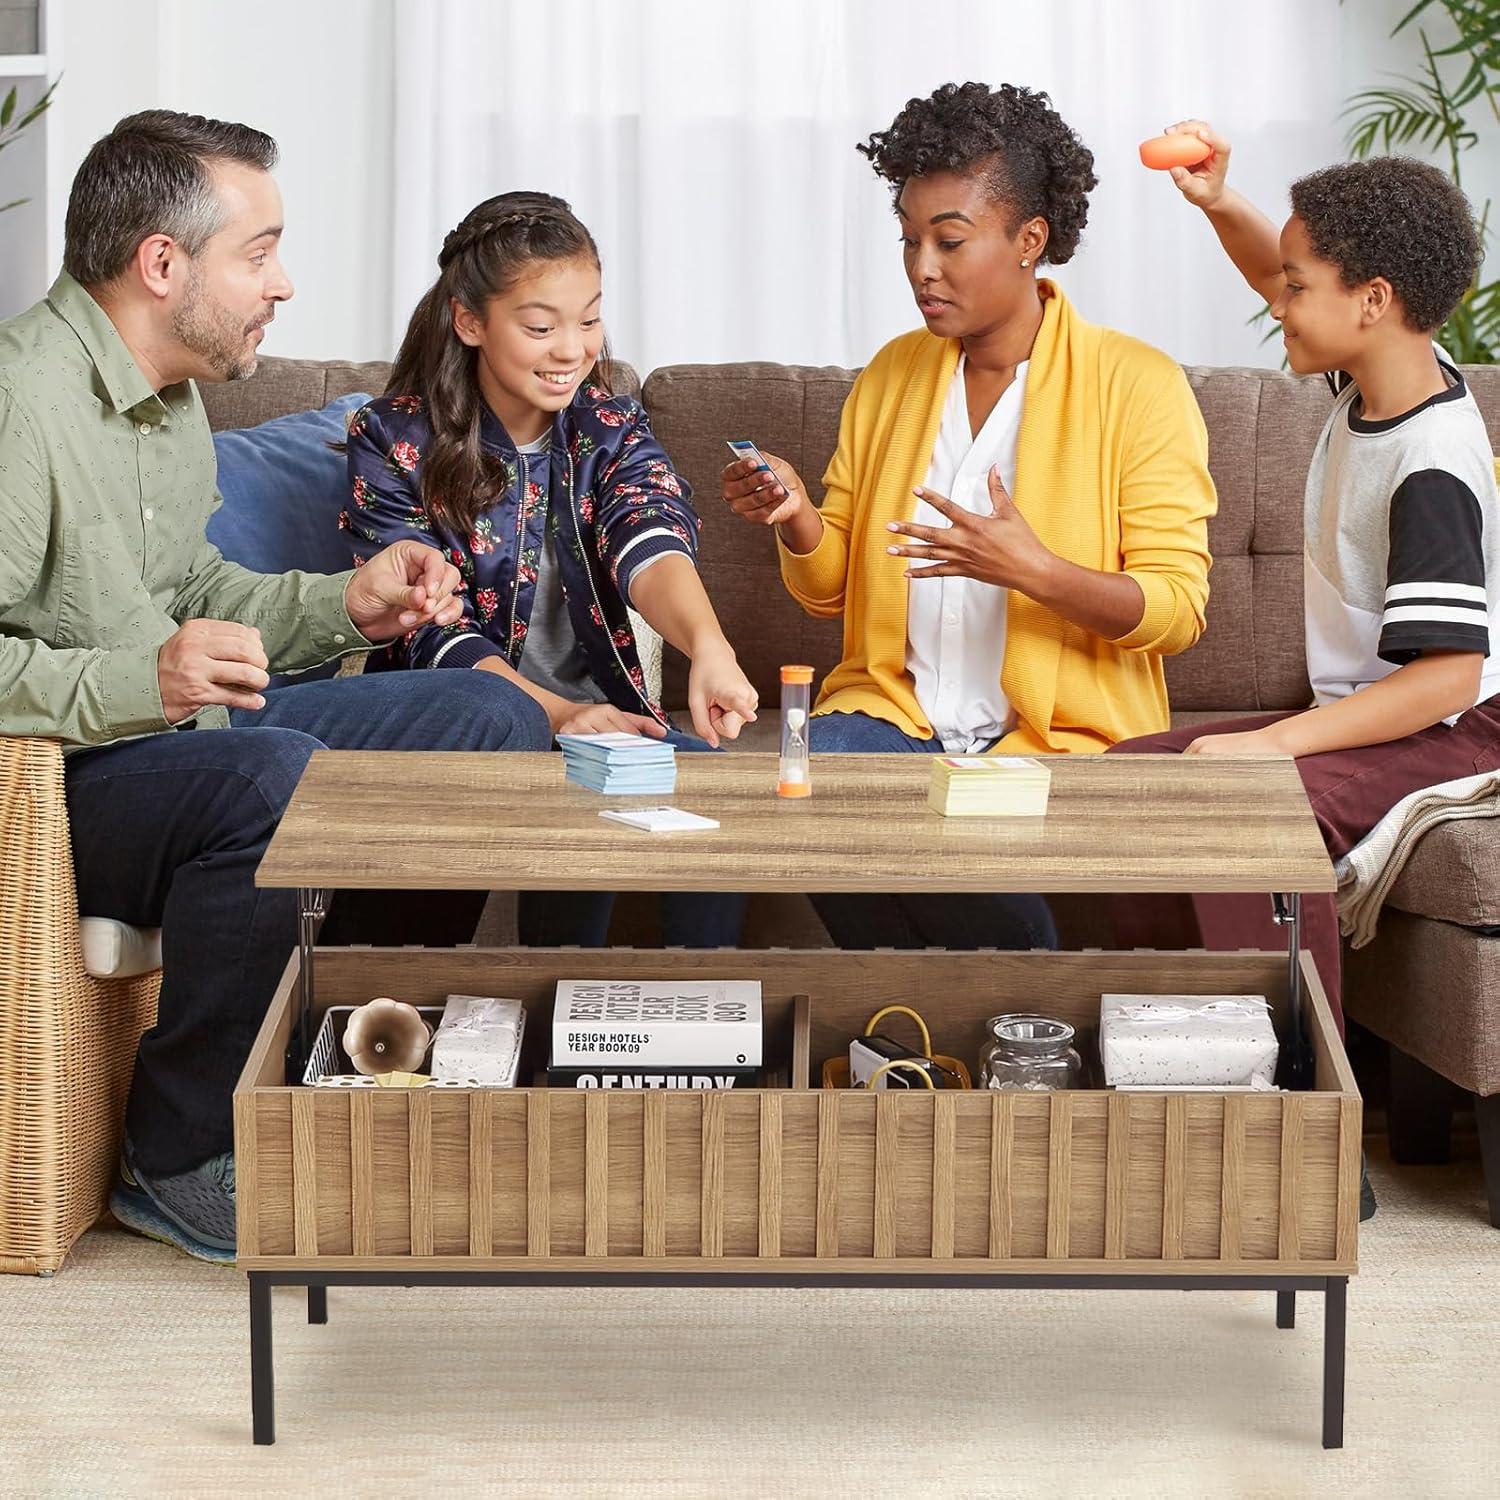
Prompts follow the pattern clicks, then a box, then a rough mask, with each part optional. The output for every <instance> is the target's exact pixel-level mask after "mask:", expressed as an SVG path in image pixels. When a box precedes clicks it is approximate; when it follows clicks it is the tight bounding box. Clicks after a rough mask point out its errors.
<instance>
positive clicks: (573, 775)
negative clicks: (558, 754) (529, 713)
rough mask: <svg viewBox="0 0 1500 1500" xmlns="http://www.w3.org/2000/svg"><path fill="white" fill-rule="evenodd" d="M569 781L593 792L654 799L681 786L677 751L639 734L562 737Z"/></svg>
mask: <svg viewBox="0 0 1500 1500" xmlns="http://www.w3.org/2000/svg"><path fill="white" fill-rule="evenodd" d="M557 743H558V744H559V745H561V746H562V753H563V766H564V768H565V770H566V771H567V775H568V780H569V781H576V782H577V783H578V785H579V786H586V787H587V788H588V789H589V790H590V791H591V792H613V793H621V794H625V793H628V794H630V795H632V796H642V797H654V796H656V795H658V794H659V793H662V792H670V791H672V789H673V788H674V787H675V786H676V785H677V752H676V750H675V749H674V748H673V747H672V746H671V745H669V744H667V743H666V741H665V740H651V739H647V738H646V737H645V736H644V735H639V734H620V733H611V734H560V735H558V737H557Z"/></svg>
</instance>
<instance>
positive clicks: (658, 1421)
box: [0, 1138, 1500, 1500]
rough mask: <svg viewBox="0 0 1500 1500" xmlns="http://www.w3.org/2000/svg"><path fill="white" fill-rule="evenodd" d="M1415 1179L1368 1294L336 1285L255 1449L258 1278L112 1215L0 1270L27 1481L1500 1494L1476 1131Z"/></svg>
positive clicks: (8, 1465) (61, 1492)
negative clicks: (1327, 1332)
mask: <svg viewBox="0 0 1500 1500" xmlns="http://www.w3.org/2000/svg"><path fill="white" fill-rule="evenodd" d="M1459 1145H1460V1150H1461V1152H1462V1154H1463V1159H1461V1160H1460V1161H1458V1162H1457V1163H1456V1164H1455V1165H1454V1166H1452V1167H1441V1168H1425V1169H1421V1170H1415V1169H1392V1168H1391V1167H1390V1165H1389V1164H1388V1163H1387V1162H1385V1161H1384V1159H1383V1158H1382V1157H1381V1156H1380V1155H1379V1154H1378V1148H1377V1147H1376V1146H1375V1144H1374V1143H1372V1146H1371V1154H1372V1161H1371V1172H1372V1176H1373V1177H1374V1180H1375V1182H1376V1186H1377V1189H1378V1191H1379V1192H1380V1195H1381V1212H1380V1215H1379V1216H1378V1217H1377V1218H1376V1219H1375V1221H1374V1222H1373V1223H1372V1224H1370V1225H1367V1226H1366V1227H1365V1230H1364V1233H1363V1235H1362V1238H1361V1246H1360V1250H1361V1261H1362V1264H1363V1267H1364V1269H1363V1271H1362V1273H1361V1275H1360V1276H1359V1277H1358V1278H1357V1279H1356V1280H1355V1281H1354V1283H1353V1284H1352V1287H1351V1291H1350V1298H1349V1405H1348V1444H1349V1446H1348V1447H1347V1448H1346V1449H1345V1450H1344V1451H1343V1452H1342V1453H1332V1454H1325V1453H1324V1452H1323V1451H1322V1449H1321V1448H1320V1447H1319V1445H1318V1415H1317V1400H1318V1390H1319V1378H1320V1350H1321V1309H1320V1307H1319V1305H1318V1303H1317V1301H1316V1300H1315V1299H1312V1298H1309V1297H1303V1298H1302V1299H1301V1303H1302V1305H1301V1306H1300V1307H1299V1310H1298V1311H1299V1318H1298V1322H1299V1326H1298V1328H1297V1329H1296V1330H1294V1331H1292V1332H1284V1333H1283V1332H1278V1331H1277V1329H1276V1326H1275V1320H1274V1315H1273V1314H1274V1308H1273V1298H1272V1297H1271V1296H1270V1295H1269V1294H1248V1293H1215V1294H1183V1293H1154V1294H1152V1293H1136V1292H1131V1293H1099V1292H1095V1293H1029V1292H985V1293H973V1292H934V1293H922V1292H876V1291H843V1292H839V1291H800V1292H777V1291H755V1292H748V1293H747V1292H735V1293H730V1294H728V1295H725V1294H719V1295H715V1294H714V1293H712V1292H705V1291H654V1292H653V1291H642V1290H619V1291H582V1292H556V1291H546V1292H536V1291H449V1292H443V1291H415V1290H407V1291H403V1290H395V1289H390V1290H372V1291H365V1292H359V1291H350V1290H340V1289H335V1290H334V1291H333V1292H332V1293H331V1294H330V1298H329V1304H330V1323H329V1325H328V1326H327V1327H323V1328H310V1327H308V1326H307V1324H306V1322H305V1304H304V1303H303V1300H302V1297H301V1294H300V1293H293V1292H280V1293H278V1294H277V1301H276V1316H277V1326H276V1336H277V1359H276V1365H277V1377H278V1413H277V1415H278V1419H279V1439H280V1440H279V1442H278V1443H277V1445H276V1447H274V1448H271V1449H256V1448H253V1447H252V1446H251V1443H250V1415H249V1372H248V1361H247V1343H246V1296H245V1282H244V1277H243V1276H242V1275H238V1274H236V1273H234V1272H231V1271H221V1270H217V1269H215V1268H212V1267H208V1266H203V1265H200V1264H198V1263H197V1262H193V1261H189V1260H186V1259H184V1258H183V1257H181V1256H179V1255H177V1254H175V1253H174V1252H172V1251H170V1250H168V1249H166V1248H165V1247H163V1246H158V1245H152V1244H148V1243H146V1242H144V1241H141V1240H137V1239H133V1238H131V1237H129V1236H127V1235H124V1234H122V1233H119V1232H117V1231H115V1232H110V1231H95V1232H94V1233H92V1234H89V1235H87V1236H86V1237H85V1238H84V1239H83V1240H82V1241H81V1242H80V1244H79V1246H78V1248H77V1251H76V1252H75V1256H74V1258H73V1260H72V1261H71V1262H70V1264H69V1265H68V1266H67V1267H66V1268H65V1269H64V1271H63V1272H61V1273H60V1274H59V1275H58V1276H57V1277H56V1278H55V1279H54V1280H52V1281H50V1282H43V1281H36V1280H32V1279H29V1278H23V1277H0V1494H3V1495H4V1496H7V1497H9V1496H11V1495H16V1496H27V1497H32V1496H37V1497H40V1496H58V1497H64V1496H66V1497H69V1500H72V1497H77V1496H117V1495H147V1494H150V1495H155V1496H177V1495H182V1496H189V1495H191V1496H208V1495H212V1496H225V1495H236V1496H237V1495H273V1494H274V1495H278V1496H279V1495H313V1494H321V1495H341V1494H342V1495H351V1496H353V1495H403V1496H405V1495H426V1494H437V1493H441V1492H446V1493H447V1494H450V1495H452V1494H461V1495H488V1494H494V1495H526V1496H532V1495H536V1496H582V1495H627V1496H641V1497H644V1496H650V1497H652V1500H657V1497H688V1496H692V1497H697V1496H714V1497H717V1496H728V1495H734V1496H739V1495H745V1496H752V1495H753V1496H775V1497H781V1496H816V1497H819V1500H832V1497H835V1496H844V1495H885V1494H892V1495H894V1494H902V1495H928V1494H931V1495H948V1496H965V1497H966V1496H1009V1495H1015V1496H1111V1497H1112V1496H1125V1495H1151V1496H1177V1495H1181V1496H1192V1497H1199V1500H1201V1497H1210V1496H1254V1497H1257V1500H1268V1497H1273V1496H1303V1495H1307V1496H1319V1497H1328V1496H1335V1495H1336V1496H1339V1497H1345V1496H1397V1497H1403V1500H1406V1497H1418V1496H1420V1497H1422V1500H1436V1497H1447V1496H1454V1497H1458V1496H1464V1497H1472V1496H1477V1495H1486V1494H1494V1493H1495V1492H1496V1489H1495V1487H1496V1483H1497V1480H1496V1475H1497V1473H1500V1400H1497V1397H1496V1394H1495V1392H1496V1389H1497V1386H1496V1378H1497V1377H1496V1359H1497V1350H1500V1230H1495V1229H1491V1228H1490V1227H1489V1226H1488V1223H1487V1222H1486V1220H1485V1218H1484V1215H1483V1212H1482V1208H1481V1196H1482V1188H1481V1183H1480V1177H1479V1167H1478V1162H1477V1159H1476V1156H1475V1148H1474V1143H1473V1140H1472V1138H1469V1139H1468V1140H1467V1141H1465V1140H1464V1139H1462V1138H1461V1139H1460V1142H1459Z"/></svg>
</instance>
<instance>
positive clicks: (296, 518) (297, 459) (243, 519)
mask: <svg viewBox="0 0 1500 1500" xmlns="http://www.w3.org/2000/svg"><path fill="white" fill-rule="evenodd" d="M369 399H370V398H369V396H367V395H365V394H363V393H354V394H351V395H347V396H340V397H338V398H337V399H336V400H333V401H330V402H329V403H328V405H327V406H324V407H322V408H320V409H319V410H317V411H302V412H294V413H292V414H290V415H288V416H284V417H274V418H272V419H271V420H270V421H268V422H262V423H261V424H260V426H259V427H251V428H247V429H234V430H232V431H228V432H219V433H215V435H214V451H215V453H216V455H217V457H218V461H219V493H220V494H221V495H223V497H224V503H223V505H221V506H220V507H219V508H218V510H216V511H215V512H214V513H213V515H212V516H210V517H209V522H208V539H209V541H211V542H212V543H213V544H214V545H215V546H216V547H217V548H218V549H219V551H220V552H222V553H223V554H224V556H225V557H227V558H228V559H229V560H230V561H231V562H237V563H240V564H242V565H243V566H244V567H247V568H254V569H255V571H256V572H257V573H284V572H286V571H287V570H288V569H291V568H304V569H306V570H308V571H309V572H313V573H342V572H344V570H345V569H346V568H349V567H351V566H352V565H353V557H352V555H351V552H350V548H349V539H348V538H347V537H346V536H345V535H344V534H343V532H341V531H340V530H339V525H338V519H339V512H340V511H341V510H343V508H344V500H345V496H346V493H347V490H348V480H347V478H346V477H345V465H344V455H343V454H342V453H338V452H335V451H334V449H333V448H332V447H330V446H329V445H330V444H331V443H338V442H342V441H343V438H344V433H345V424H346V423H347V421H348V418H349V415H350V414H351V413H352V412H355V411H357V410H358V409H359V408H360V407H361V406H363V405H364V403H365V402H366V401H368V400H369Z"/></svg>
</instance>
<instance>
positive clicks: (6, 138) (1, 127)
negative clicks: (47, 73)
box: [0, 75, 62, 214]
mask: <svg viewBox="0 0 1500 1500" xmlns="http://www.w3.org/2000/svg"><path fill="white" fill-rule="evenodd" d="M61 82H62V77H61V75H59V76H58V77H57V78H54V79H53V80H52V82H51V83H50V84H48V85H47V88H46V90H45V92H44V93H43V94H42V97H41V98H40V99H38V100H37V101H36V103H35V104H33V105H32V106H31V108H30V109H28V110H26V112H25V113H24V114H22V116H21V118H20V119H19V120H18V119H17V118H16V106H17V96H16V88H17V85H15V84H12V85H11V87H10V92H9V93H8V94H7V95H6V96H5V102H4V103H3V104H0V151H3V150H5V148H6V147H7V146H12V145H14V144H15V143H16V141H18V140H19V139H20V138H21V136H22V135H23V134H24V133H25V131H26V129H27V127H28V126H30V125H31V124H32V122H33V121H35V120H37V119H39V118H40V117H41V116H42V115H44V114H45V113H46V112H47V107H48V105H50V104H51V103H52V96H53V94H54V93H56V92H57V85H58V84H59V83H61ZM30 201H31V200H30V199H29V198H12V199H11V201H10V202H9V203H0V214H3V213H4V212H5V211H6V209H8V208H19V207H20V206H21V205H22V204H23V203H29V202H30Z"/></svg>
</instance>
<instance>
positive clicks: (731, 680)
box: [339, 193, 756, 946]
mask: <svg viewBox="0 0 1500 1500" xmlns="http://www.w3.org/2000/svg"><path fill="white" fill-rule="evenodd" d="M438 268H439V275H438V279H437V281H436V282H435V283H434V284H433V286H432V287H431V289H430V290H429V291H428V292H427V294H426V296H424V297H423V298H422V300H421V302H419V303H418V304H417V308H416V311H415V312H414V313H413V314H412V318H411V323H410V325H409V327H408V328H407V332H406V338H405V340H404V341H403V342H402V345H401V349H400V352H399V353H398V355H397V357H396V362H395V364H394V366H393V367H392V370H391V376H390V381H389V383H388V385H387V387H386V394H385V395H383V396H381V397H380V398H378V399H377V400H375V401H372V402H371V403H370V404H369V405H368V406H365V407H364V408H363V409H362V410H360V411H359V412H358V413H357V414H356V415H355V418H354V420H353V422H352V424H351V426H350V429H349V439H348V466H349V485H350V504H349V506H348V508H347V509H346V510H345V512H344V514H343V515H342V516H341V517H340V521H339V524H340V526H342V527H343V528H344V529H346V530H347V531H348V532H349V534H350V537H351V539H352V541H353V544H354V552H355V562H356V564H357V563H359V562H361V561H363V560H364V559H365V558H366V557H370V556H373V555H374V553H376V552H378V551H379V550H380V549H381V548H382V547H384V546H386V545H388V544H389V543H390V542H392V541H394V540H396V539H397V538H401V537H407V538H410V537H416V538H418V539H420V540H423V541H426V542H429V543H430V544H431V545H432V546H434V547H436V548H438V549H439V550H440V551H442V552H444V553H445V554H446V555H447V556H448V557H449V558H450V559H451V561H452V562H453V564H454V565H455V566H456V567H457V568H458V570H459V572H460V574H461V575H462V579H463V591H462V596H461V597H462V603H463V613H462V615H461V616H460V618H459V619H458V620H456V621H455V622H454V623H452V624H450V625H444V626H425V627H423V628H421V629H419V630H416V631H414V632H413V633H412V634H411V635H409V636H406V637H405V638H404V639H402V640H399V641H397V642H396V643H395V644H394V645H392V646H389V647H387V648H385V650H384V651H381V652H376V653H373V654H372V657H371V659H370V662H369V663H368V668H367V669H368V670H375V671H379V670H388V669H390V668H399V667H408V668H449V669H457V670H463V671H468V670H473V671H484V672H496V673H498V674H499V675H500V676H502V677H508V678H510V679H511V680H512V681H514V682H515V683H517V685H518V686H520V687H521V688H522V689H523V690H524V691H525V692H527V693H528V694H530V695H531V696H532V697H533V698H535V699H536V700H537V701H538V702H539V703H540V704H541V706H542V707H543V708H544V709H545V710H546V712H547V717H548V719H549V720H550V721H551V724H552V728H553V731H554V733H560V734H561V733H575V734H576V733H589V732H594V731H600V730H623V731H625V732H627V733H632V734H643V735H649V736H652V737H654V738H658V739H660V738H672V739H673V740H674V741H675V742H676V743H677V744H678V746H679V748H683V749H703V748H706V747H712V748H718V746H719V744H720V741H721V740H724V739H734V738H736V737H737V736H738V734H739V732H740V729H741V728H742V727H743V726H744V724H745V723H747V722H748V721H750V720H753V719H754V718H755V708H756V694H755V690H754V688H752V687H751V685H750V683H749V681H748V680H747V679H746V677H745V674H744V673H743V672H742V671H741V670H740V668H739V664H738V662H737V661H736V659H735V654H734V651H733V650H732V649H731V648H730V645H729V643H728V641H726V640H725V638H724V633H723V631H722V630H721V629H720V627H719V622H718V620H717V618H716V617H715V615H714V612H713V607H712V605H710V603H709V601H708V595H707V594H706V593H705V592H704V589H703V584H702V581H701V580H700V578H699V576H698V571H697V566H696V557H697V547H698V527H699V522H698V515H697V512H696V511H695V510H694V509H693V506H692V503H691V501H690V498H689V492H688V487H687V485H686V483H685V482H684V481H683V480H682V479H681V478H679V477H678V475H677V474H676V472H675V471H674V470H673V468H672V464H671V461H670V459H669V458H668V457H667V454H666V452H665V450H664V449H663V448H662V446H661V444H660V443H658V442H657V441H656V439H655V437H654V436H653V435H652V433H651V429H650V427H649V426H648V425H647V422H646V417H645V413H644V412H643V411H642V409H641V407H640V405H639V403H638V402H636V401H634V400H632V399H631V398H630V397H628V396H616V395H613V394H612V393H611V392H610V390H609V388H608V385H607V383H606V380H605V377H604V374H603V371H602V368H601V366H600V360H601V356H602V355H603V354H604V352H605V351H604V324H603V321H602V316H601V312H600V299H601V290H600V265H599V254H598V250H597V249H596V247H595V245H594V241H593V238H592V236H591V235H590V234H589V232H588V230H587V229H585V228H584V226H583V225H582V224H581V223H580V222H579V221H578V219H577V218H576V217H574V215H573V213H572V212H571V211H570V209H569V208H568V205H567V204H566V203H564V202H563V201H562V200H561V199H559V198H554V197H551V196H550V195H548V194H545V193H503V194H501V195H500V196H498V197H495V198H490V199H487V200H486V201H485V202H483V203H481V204H480V205H479V206H478V207H477V208H475V209H474V210H472V211H471V212H470V213H469V214H468V215H467V216H466V217H465V218H464V220H463V221H462V223H460V224H459V226H458V227H457V228H456V229H454V230H453V231H452V232H451V233H450V234H449V235H448V236H447V238H446V239H445V240H444V241H443V248H442V253H441V254H440V255H439V256H438ZM627 603H628V604H629V605H630V607H631V608H633V609H635V610H636V611H637V612H638V613H639V614H640V615H641V616H642V617H643V618H644V619H645V620H646V621H647V622H648V623H649V624H650V625H651V626H652V628H653V629H654V630H656V631H657V632H659V633H660V634H661V635H662V636H663V637H664V638H665V639H666V640H667V641H669V642H670V643H671V644H672V645H674V646H676V647H677V648H678V650H680V651H682V652H683V654H684V655H685V656H687V657H688V659H689V662H690V664H691V666H690V672H689V678H688V703H689V709H690V712H691V714H692V721H693V728H694V730H695V731H696V732H697V735H698V736H699V738H698V739H693V738H691V737H689V736H686V735H680V734H678V733H677V732H676V731H675V730H674V729H673V726H672V725H671V723H670V722H669V721H668V719H667V717H666V715H665V714H664V713H663V711H662V709H661V706H660V704H659V703H657V702H656V701H655V700H654V699H653V698H652V697H651V696H650V694H649V692H648V690H647V687H646V682H645V678H644V675H643V673H642V670H641V663H640V657H639V655H638V653H637V650H636V643H635V637H634V634H633V632H632V630H631V625H630V618H629V614H628V613H627V609H626V606H627ZM609 901H610V898H608V897H607V896H606V897H602V898H586V897H583V896H577V897H573V898H571V899H565V900H561V901H559V900H549V901H545V902H544V901H541V900H531V901H525V900H523V903H522V918H523V932H522V936H523V939H526V940H530V941H537V942H590V943H602V941H603V938H604V931H605V928H606V927H607V925H608V918H609ZM742 905H743V903H742V900H741V898H738V897H722V896H720V897H691V896H682V897H669V898H667V900H666V902H665V904H664V907H663V929H664V930H663V938H664V940H665V941H666V942H669V943H684V944H687V945H689V946H705V945H707V946H711V945H714V944H717V943H720V942H726V943H732V942H733V941H735V939H736V937H737V936H738V927H739V917H740V914H741V910H742Z"/></svg>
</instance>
